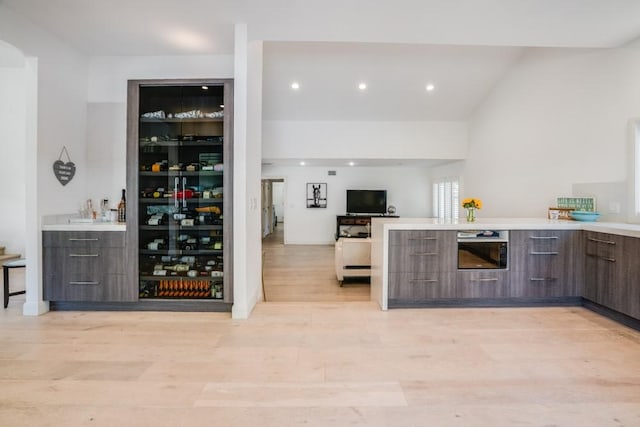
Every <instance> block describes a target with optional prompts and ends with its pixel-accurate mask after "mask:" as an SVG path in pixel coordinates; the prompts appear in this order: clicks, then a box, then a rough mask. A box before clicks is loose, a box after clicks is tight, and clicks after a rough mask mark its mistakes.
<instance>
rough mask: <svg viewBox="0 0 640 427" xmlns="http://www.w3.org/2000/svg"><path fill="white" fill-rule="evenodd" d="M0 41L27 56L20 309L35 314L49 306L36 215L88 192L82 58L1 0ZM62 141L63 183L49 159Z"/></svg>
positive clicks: (58, 209) (65, 207)
mask: <svg viewBox="0 0 640 427" xmlns="http://www.w3.org/2000/svg"><path fill="white" fill-rule="evenodd" d="M0 40H1V41H4V42H7V43H9V44H11V45H12V46H14V47H16V48H17V49H19V50H20V51H21V53H22V54H23V55H24V57H25V59H26V63H27V66H26V67H25V70H26V71H25V72H26V74H25V78H26V82H27V83H26V93H24V97H25V99H26V109H27V114H26V131H25V141H23V144H25V147H26V150H25V155H26V162H25V163H24V164H25V165H26V167H25V174H26V176H25V178H26V183H27V185H26V188H27V190H28V194H27V196H26V197H27V202H26V206H25V205H23V206H17V205H14V206H15V208H16V209H21V213H22V215H23V216H24V218H25V219H26V229H27V233H26V236H24V238H23V239H22V241H23V244H24V245H25V253H26V257H27V272H26V278H27V279H26V281H27V283H26V288H27V295H26V300H27V301H26V303H25V305H24V306H23V313H25V314H28V315H37V314H40V313H42V312H45V311H47V310H48V304H47V303H44V302H43V301H42V281H41V274H42V269H41V265H40V259H41V257H42V256H41V243H40V218H41V217H42V215H46V214H55V213H66V212H69V211H70V210H74V209H76V206H77V205H78V204H79V202H80V201H81V200H83V199H84V198H85V197H86V177H87V169H86V162H85V160H86V149H85V147H86V145H85V124H86V101H87V84H86V82H87V66H86V58H84V57H83V56H82V55H80V54H79V53H78V52H76V51H74V50H73V49H71V48H69V47H68V46H67V45H65V44H64V43H62V42H61V41H60V40H58V39H57V38H56V37H54V36H52V35H51V34H49V33H47V32H46V31H44V30H43V29H41V28H39V27H36V26H34V25H33V24H32V23H31V22H29V21H26V20H25V19H23V18H22V17H20V16H18V15H16V14H15V13H13V12H12V11H11V10H9V9H8V8H6V7H5V6H3V5H1V4H0ZM63 146H66V147H67V150H68V151H69V153H70V155H71V160H72V161H74V162H75V163H76V166H77V171H76V175H75V177H74V179H73V180H72V181H71V182H70V183H69V184H67V185H66V186H64V187H63V186H62V185H61V184H60V183H59V182H58V181H57V179H56V178H55V176H54V175H53V171H52V164H53V162H54V161H55V160H57V159H58V158H59V156H60V152H61V150H62V147H63ZM27 206H28V210H27Z"/></svg>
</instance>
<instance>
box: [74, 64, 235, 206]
mask: <svg viewBox="0 0 640 427" xmlns="http://www.w3.org/2000/svg"><path fill="white" fill-rule="evenodd" d="M88 69H89V76H88V99H89V103H88V106H87V135H86V141H87V164H88V167H89V169H90V170H91V173H90V175H89V176H88V177H87V180H88V197H90V198H91V199H93V200H94V206H99V205H98V202H99V201H100V200H101V199H103V198H107V199H109V200H110V202H111V204H112V205H115V204H117V202H118V201H119V200H120V194H121V189H123V188H125V187H126V165H127V163H126V161H127V156H126V153H127V151H126V150H127V127H126V124H127V104H126V103H127V81H128V80H136V79H161V78H180V79H188V78H233V56H232V55H193V56H146V57H135V56H134V57H130V56H126V57H124V56H96V57H91V58H89V65H88Z"/></svg>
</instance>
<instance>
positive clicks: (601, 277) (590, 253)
mask: <svg viewBox="0 0 640 427" xmlns="http://www.w3.org/2000/svg"><path fill="white" fill-rule="evenodd" d="M623 241H624V238H623V237H622V236H618V235H614V234H606V233H597V232H591V231H587V232H585V244H584V255H585V270H584V271H585V288H584V297H585V298H587V299H589V300H591V301H593V302H596V303H598V304H600V305H603V306H605V307H608V308H611V309H613V310H617V311H621V309H622V308H623V305H624V302H623V300H624V298H625V297H626V296H625V295H624V294H625V292H624V289H622V288H621V285H622V284H623V283H624V281H623V280H621V270H620V269H621V267H620V266H621V261H622V254H623V250H622V244H623Z"/></svg>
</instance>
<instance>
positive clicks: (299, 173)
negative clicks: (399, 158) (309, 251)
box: [262, 166, 431, 244]
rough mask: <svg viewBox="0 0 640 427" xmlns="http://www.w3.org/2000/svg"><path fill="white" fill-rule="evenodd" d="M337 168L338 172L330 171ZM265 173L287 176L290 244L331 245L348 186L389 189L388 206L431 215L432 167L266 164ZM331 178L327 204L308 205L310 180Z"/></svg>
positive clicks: (406, 214)
mask: <svg viewBox="0 0 640 427" xmlns="http://www.w3.org/2000/svg"><path fill="white" fill-rule="evenodd" d="M328 170H335V171H336V175H335V176H329V175H328V173H327V171H328ZM262 177H263V178H275V177H284V178H285V183H284V185H285V190H284V194H285V199H286V200H285V206H284V211H285V212H284V216H285V217H286V221H285V223H284V236H285V243H286V244H331V243H333V242H334V241H335V230H336V215H344V214H345V212H346V190H347V189H355V190H387V205H393V206H395V207H396V208H397V212H396V215H399V216H401V217H428V216H431V186H430V184H429V170H428V169H427V168H417V167H339V168H336V167H306V166H305V167H300V166H291V167H283V166H263V168H262ZM310 182H312V183H318V182H323V183H327V207H326V209H325V208H315V209H311V208H307V206H306V191H307V183H310Z"/></svg>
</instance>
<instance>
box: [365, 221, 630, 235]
mask: <svg viewBox="0 0 640 427" xmlns="http://www.w3.org/2000/svg"><path fill="white" fill-rule="evenodd" d="M376 225H378V227H380V226H382V228H378V230H379V231H382V230H587V231H596V232H600V233H611V234H618V235H622V236H629V237H640V224H629V223H617V222H599V221H596V222H585V221H573V220H550V219H546V218H478V219H477V220H476V221H475V222H466V220H465V219H464V218H462V219H460V220H442V219H437V218H384V217H374V218H372V223H371V226H372V231H373V229H374V228H377V227H376Z"/></svg>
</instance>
